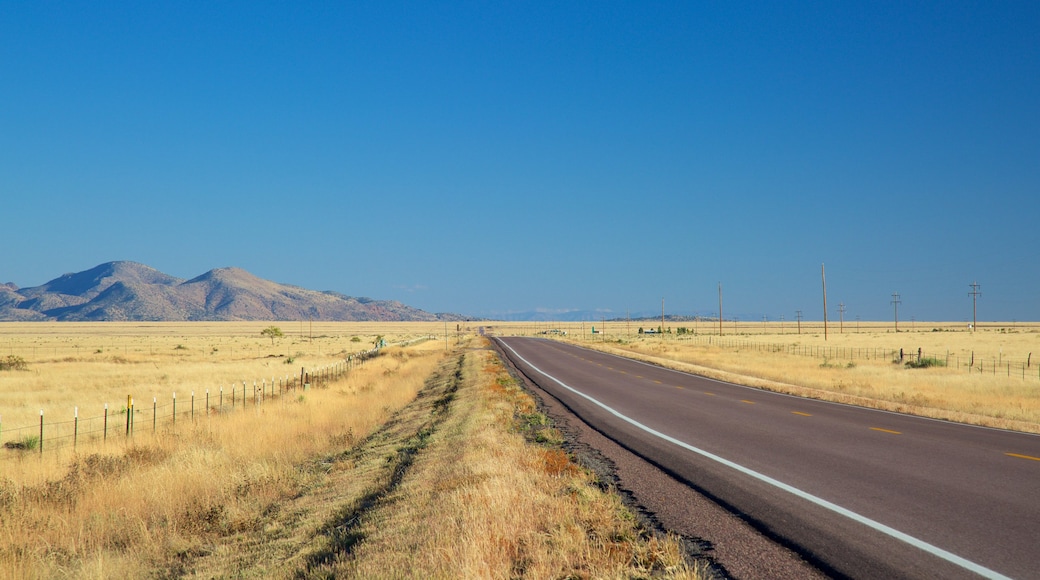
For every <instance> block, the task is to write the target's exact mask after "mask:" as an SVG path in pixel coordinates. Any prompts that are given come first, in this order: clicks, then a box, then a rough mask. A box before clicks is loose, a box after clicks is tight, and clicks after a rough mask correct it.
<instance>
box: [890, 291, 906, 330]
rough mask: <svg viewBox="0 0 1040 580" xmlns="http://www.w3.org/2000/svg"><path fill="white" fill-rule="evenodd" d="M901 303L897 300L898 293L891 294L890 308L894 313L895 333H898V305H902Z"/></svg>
mask: <svg viewBox="0 0 1040 580" xmlns="http://www.w3.org/2000/svg"><path fill="white" fill-rule="evenodd" d="M902 303H903V301H902V300H900V299H899V292H893V293H892V308H893V310H894V313H895V314H894V315H895V322H896V332H899V305H900V304H902Z"/></svg>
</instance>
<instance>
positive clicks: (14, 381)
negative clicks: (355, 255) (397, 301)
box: [0, 322, 454, 436]
mask: <svg viewBox="0 0 1040 580" xmlns="http://www.w3.org/2000/svg"><path fill="white" fill-rule="evenodd" d="M268 326H278V327H279V328H280V329H281V330H282V331H283V332H284V333H285V336H284V337H282V338H277V339H275V340H273V341H272V340H271V339H269V338H266V337H263V336H261V334H260V332H261V330H263V329H264V328H266V327H268ZM452 330H454V327H453V328H452ZM301 332H302V334H301ZM437 333H439V335H438V341H439V344H440V345H441V346H442V347H443V346H444V341H443V337H444V334H443V325H440V324H437V323H385V324H382V325H380V324H376V323H317V322H315V323H303V325H302V326H301V324H300V323H299V322H284V323H270V322H263V323H261V322H214V323H205V322H204V323H180V322H178V323H157V322H149V323H64V322H63V323H0V358H4V357H7V356H17V357H20V358H22V359H23V360H25V361H26V365H27V370H24V371H0V430H2V432H7V433H9V434H13V431H12V429H14V428H18V427H30V428H31V427H32V426H34V425H38V424H39V415H40V411H41V410H43V411H44V412H45V420H46V421H47V422H54V421H71V420H72V419H73V414H74V408H76V407H78V408H79V416H80V417H81V418H84V419H85V418H87V417H100V416H102V415H103V414H104V405H105V404H106V403H107V404H108V405H109V408H110V409H111V410H113V411H115V410H118V409H121V408H123V407H125V406H126V402H127V396H133V397H134V401H135V404H137V405H138V407H139V408H140V405H147V406H149V407H150V406H151V402H152V399H153V397H154V398H156V399H157V400H158V402H159V404H160V405H161V404H163V403H167V404H168V403H170V402H171V400H172V398H173V393H174V392H176V393H177V397H178V399H179V401H180V403H182V404H183V403H184V402H185V401H186V400H187V399H188V398H189V397H190V395H191V392H192V391H194V392H195V394H196V396H197V398H198V399H199V400H200V401H201V400H202V399H203V398H204V396H205V391H206V390H207V389H208V390H209V391H210V395H211V397H212V398H216V397H218V394H219V391H220V389H221V388H222V387H223V388H224V390H225V391H226V392H228V394H229V396H230V388H231V385H232V383H236V384H237V386H238V387H239V388H241V386H242V382H243V381H245V382H246V383H248V385H249V389H250V390H251V388H252V383H253V381H257V383H258V384H259V383H260V382H261V381H267V382H268V384H270V382H271V381H272V380H273V381H277V380H283V379H285V377H287V376H288V377H293V376H299V373H300V369H301V368H302V367H307V368H308V369H313V368H317V367H320V366H323V365H327V364H331V363H334V362H338V361H342V360H343V359H344V358H345V356H346V355H348V354H350V353H355V352H359V351H363V350H368V349H370V348H372V346H373V341H374V340H375V338H376V336H385V337H386V339H387V340H388V341H390V342H398V341H406V340H413V339H416V338H420V337H423V336H430V335H432V334H437ZM453 334H454V333H453ZM438 341H431V343H432V344H431V345H429V346H432V345H433V344H436V343H438ZM2 432H0V436H2Z"/></svg>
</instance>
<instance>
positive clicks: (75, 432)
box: [72, 407, 79, 449]
mask: <svg viewBox="0 0 1040 580" xmlns="http://www.w3.org/2000/svg"><path fill="white" fill-rule="evenodd" d="M77 443H79V407H73V408H72V448H73V449H75V448H76V444H77Z"/></svg>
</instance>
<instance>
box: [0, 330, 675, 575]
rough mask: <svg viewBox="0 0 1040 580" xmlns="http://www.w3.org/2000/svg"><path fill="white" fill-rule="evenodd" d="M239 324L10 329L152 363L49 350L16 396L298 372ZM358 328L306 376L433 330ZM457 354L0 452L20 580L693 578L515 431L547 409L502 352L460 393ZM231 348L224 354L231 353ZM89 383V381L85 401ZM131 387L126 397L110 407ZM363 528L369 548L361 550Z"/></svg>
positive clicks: (553, 455)
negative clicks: (114, 434)
mask: <svg viewBox="0 0 1040 580" xmlns="http://www.w3.org/2000/svg"><path fill="white" fill-rule="evenodd" d="M236 324H237V323H230V324H218V325H199V327H198V330H199V332H198V333H197V334H191V331H192V327H191V325H189V326H188V327H185V328H184V329H183V330H181V331H180V332H182V333H183V334H178V335H175V336H169V335H167V334H165V333H164V332H151V331H149V332H139V333H137V334H134V333H133V332H128V331H127V330H126V328H125V327H122V328H120V327H119V326H118V325H103V327H104V328H103V332H101V333H99V334H100V335H101V336H100V337H99V336H95V335H94V334H91V333H90V332H89V328H87V327H83V328H82V329H72V330H74V331H75V332H71V331H69V330H67V329H65V327H64V326H63V325H55V326H56V329H51V328H50V325H41V326H39V327H38V328H40V329H43V330H48V331H49V332H52V333H53V335H52V336H45V337H44V338H32V337H31V335H29V334H28V333H27V332H25V331H24V329H17V330H18V332H12V331H11V330H12V329H11V327H8V328H6V329H5V330H6V331H7V333H6V335H5V337H6V338H7V339H8V341H9V344H10V343H12V342H15V341H14V340H12V338H11V337H12V336H13V335H17V336H20V337H21V338H19V340H25V339H29V340H37V341H39V342H38V344H44V343H46V340H54V339H55V338H54V337H57V336H61V337H64V338H66V339H67V338H69V336H70V335H72V340H75V341H76V342H80V343H82V344H90V345H91V346H93V345H100V344H104V345H112V344H124V345H125V351H124V354H122V355H120V356H123V357H126V358H127V359H132V360H129V361H128V362H113V361H100V360H94V359H92V358H90V357H91V356H93V355H88V356H87V357H84V358H85V360H73V361H66V360H65V358H66V357H65V356H64V355H59V357H58V358H54V357H53V356H52V355H49V354H48V355H43V353H40V352H37V356H36V357H35V358H33V359H32V360H31V364H30V371H19V372H20V373H21V372H26V373H28V375H25V376H29V377H30V378H32V380H33V381H34V382H33V383H32V384H33V385H35V387H36V388H35V390H33V391H31V392H30V393H28V394H25V393H12V392H11V391H14V390H15V388H17V386H19V385H21V384H24V383H22V382H20V381H17V380H15V381H14V382H8V383H6V384H5V390H4V395H5V396H6V397H9V400H11V401H25V400H27V401H29V402H27V403H26V405H27V406H30V407H37V406H40V405H42V404H43V403H41V402H40V399H41V398H42V397H44V396H46V397H49V400H50V401H51V402H50V404H53V405H70V406H71V405H72V404H77V405H80V406H81V407H82V406H84V405H85V403H84V402H83V401H84V400H86V399H91V398H95V399H102V400H103V399H104V398H105V397H106V396H113V397H115V396H122V393H123V392H124V391H125V390H127V389H130V390H133V391H138V392H139V391H140V390H141V389H142V385H141V384H138V383H137V381H138V380H141V378H142V377H143V378H144V379H143V380H145V382H146V383H148V382H150V380H151V378H153V375H151V374H150V373H153V372H154V371H152V370H148V367H152V368H153V369H154V367H155V365H157V364H158V365H159V366H160V367H162V369H161V371H162V372H164V373H165V374H166V375H167V376H168V379H167V380H168V383H167V384H166V385H164V388H166V389H169V387H170V385H171V384H175V385H184V386H185V387H187V386H189V385H194V384H195V381H200V382H202V381H207V382H209V381H212V382H217V383H219V380H220V378H221V377H225V376H228V375H231V376H232V377H233V378H231V379H228V380H236V379H235V378H234V375H236V374H237V375H242V374H246V376H247V377H248V376H249V375H248V374H247V373H250V372H253V373H254V374H256V373H257V371H258V370H259V371H261V372H262V371H266V369H268V368H269V366H268V365H267V363H268V362H275V364H279V363H277V361H268V360H267V354H268V353H267V352H266V351H264V350H263V348H262V346H261V350H260V352H259V354H255V353H253V352H252V348H255V347H256V344H255V343H261V345H262V343H264V342H266V343H267V344H268V345H269V344H270V341H269V340H267V339H264V340H258V339H256V338H254V335H256V336H259V330H260V329H261V328H262V327H263V326H264V325H257V326H249V325H246V326H245V327H243V326H237V325H236ZM315 326H316V327H317V324H316V325H315ZM243 328H245V329H244V330H243ZM344 328H345V330H342V329H341V332H340V333H339V334H337V335H335V336H336V337H335V338H333V337H332V336H331V333H330V331H328V330H326V331H324V332H327V333H330V336H329V337H328V338H319V337H318V336H315V337H314V342H310V341H306V342H305V341H302V340H299V341H298V342H297V343H296V344H297V345H298V346H294V347H293V349H294V350H296V349H299V351H300V352H303V353H304V354H301V355H299V359H297V364H299V362H300V359H303V360H304V361H310V362H311V364H318V363H321V362H323V361H324V360H325V359H324V358H322V357H326V356H327V357H329V360H335V359H336V358H337V356H342V353H345V352H350V351H352V350H361V349H362V348H368V346H369V345H368V344H365V343H364V342H362V345H361V346H358V347H357V348H356V349H355V348H354V346H356V345H357V343H354V342H352V341H351V340H350V339H351V337H353V336H357V335H363V336H368V337H374V336H376V335H384V336H386V337H387V338H388V339H390V340H394V339H405V338H415V337H416V336H419V335H422V334H425V333H426V331H427V329H426V328H418V329H413V327H404V326H403V325H402V326H401V327H398V328H393V329H379V328H374V327H373V328H371V329H368V330H367V332H365V333H364V334H362V332H361V331H357V332H355V330H357V328H356V327H353V328H352V327H350V326H345V327H344ZM113 329H114V330H116V331H118V332H113ZM58 330H61V331H62V332H65V333H66V334H64V335H63V334H61V333H60V332H57V331H58ZM167 330H169V329H167ZM19 333H21V334H19ZM46 334H47V333H43V335H46ZM113 337H118V338H119V339H120V340H115V339H113ZM450 338H451V340H450V341H448V342H449V346H451V347H452V353H454V354H451V355H450V356H448V353H446V349H445V346H446V345H445V341H443V340H437V341H426V342H421V343H417V344H414V345H411V346H407V347H391V348H387V349H385V350H384V354H383V355H382V356H379V357H377V358H374V359H372V360H370V361H368V362H367V363H365V365H364V366H361V367H358V368H355V369H353V370H351V371H350V373H349V374H348V376H347V377H346V378H344V379H342V380H339V381H336V382H333V383H331V385H330V386H329V388H327V389H318V388H315V389H311V390H308V391H306V392H299V391H297V392H294V393H292V395H291V396H285V397H282V398H278V399H272V400H270V401H268V402H266V403H265V404H263V405H260V406H251V407H246V408H245V409H243V408H241V407H239V408H236V410H235V411H234V412H225V413H220V414H209V415H203V416H202V417H199V418H198V419H197V420H196V421H195V422H194V423H191V422H183V423H182V422H178V423H177V425H176V426H173V425H166V426H160V428H159V429H158V432H157V433H156V435H155V436H152V435H151V434H150V433H149V432H147V431H145V432H143V433H141V432H138V433H136V434H135V436H134V437H133V438H132V439H126V438H122V439H120V438H116V439H110V440H109V441H108V442H107V444H100V443H88V444H81V445H80V446H79V447H78V448H77V449H75V450H72V449H71V448H65V449H63V450H61V451H50V450H48V451H46V452H45V453H43V454H42V455H39V454H36V453H26V452H22V451H15V450H9V449H0V579H6V578H19V579H20V578H41V577H44V578H52V577H75V578H112V577H133V578H149V577H163V578H167V577H185V576H190V577H206V578H210V577H226V576H236V577H258V578H259V577H264V578H266V577H289V576H293V577H300V576H303V577H322V576H323V575H324V574H325V573H326V572H334V573H336V574H346V575H358V576H364V577H369V576H372V575H375V576H383V577H385V576H400V575H423V576H433V577H459V576H471V575H474V574H477V575H490V576H509V575H513V574H515V573H516V572H518V571H520V570H523V571H526V572H527V573H528V574H531V575H535V576H546V575H560V574H564V573H571V574H573V575H575V576H576V577H603V576H630V575H637V574H642V573H643V572H647V571H650V572H655V573H667V574H669V575H673V576H679V577H685V576H690V575H691V573H690V571H689V570H688V568H687V567H686V565H685V563H684V561H683V557H682V554H681V552H680V548H679V544H678V542H676V541H675V540H672V539H668V538H657V537H654V536H649V535H646V534H644V533H643V532H641V531H640V529H639V528H638V526H636V525H635V524H634V523H633V521H632V520H631V518H630V516H629V515H628V512H627V511H625V509H624V508H623V506H621V504H620V503H619V501H618V499H617V498H616V497H614V496H612V495H610V494H606V493H603V492H601V491H599V490H598V488H596V487H595V486H594V485H592V482H591V480H590V476H589V475H587V474H586V473H585V472H584V471H582V470H580V469H578V468H577V467H576V466H574V465H573V464H572V463H570V461H569V460H568V458H567V456H566V454H565V453H563V452H562V451H560V450H559V449H557V448H542V447H538V446H532V445H529V444H527V443H525V442H524V439H523V437H522V436H521V435H520V434H519V433H517V432H515V431H516V429H517V426H516V425H517V424H516V423H515V422H514V416H516V415H517V414H519V416H521V417H524V416H528V415H531V414H535V413H536V412H535V410H534V405H533V402H532V401H531V400H530V398H529V397H527V396H526V395H523V394H522V393H521V392H520V391H519V389H518V387H516V385H514V384H512V383H510V381H509V380H508V378H507V377H505V376H504V375H502V370H501V367H500V366H498V365H496V364H494V363H493V362H489V359H488V358H487V357H488V356H489V353H488V351H486V350H483V349H481V350H472V349H471V350H470V354H468V355H466V357H465V360H466V361H467V364H466V366H465V367H464V368H462V369H461V370H460V374H459V378H460V379H461V380H460V381H459V382H458V384H457V385H456V389H457V390H450V389H448V388H447V385H449V384H453V383H452V381H451V380H450V379H451V377H453V376H454V374H453V372H452V371H454V369H455V368H456V366H457V363H456V362H455V361H457V360H459V356H460V355H459V353H461V352H462V350H461V349H459V348H458V347H456V345H455V342H456V341H457V340H459V338H458V337H455V336H454V335H452V336H450ZM45 339H46V340H45ZM213 340H219V341H222V342H220V343H219V344H221V345H222V346H221V347H218V349H217V351H216V352H214V351H213V350H212V348H211V345H212V341H213ZM283 340H285V339H283ZM319 340H325V341H326V342H324V343H321V344H320V346H321V349H322V350H321V353H320V354H319V353H318V351H317V348H318V345H315V344H314V343H315V342H317V341H319ZM463 340H465V338H464V337H463ZM207 341H210V342H207ZM251 341H252V342H251ZM178 344H182V345H184V346H185V348H184V349H174V348H172V347H175V346H176V345H178ZM135 345H136V349H137V352H135ZM282 346H283V349H282V353H284V352H286V351H285V349H284V346H286V345H282ZM166 347H170V348H166ZM309 347H310V348H309ZM37 348H40V347H39V346H38V347H37ZM81 348H83V347H82V346H81ZM232 348H233V349H234V350H235V351H236V352H237V351H239V350H240V348H241V350H242V351H243V352H244V351H250V352H249V353H248V354H231V352H229V351H231V350H232ZM463 348H464V346H463ZM109 349H112V347H111V346H105V347H104V349H103V352H102V353H97V356H98V358H101V357H105V356H109V355H106V353H105V352H104V351H107V350H109ZM146 349H147V350H148V352H146ZM168 350H175V351H176V352H174V353H169V352H167V351H168ZM274 352H275V354H281V353H279V352H278V341H276V342H275V351H274ZM306 364H307V363H306V362H305V363H304V365H306ZM76 365H79V367H78V368H77V367H76ZM296 370H297V372H298V368H297V369H296ZM5 372H6V371H5ZM67 373H70V374H67ZM120 373H122V374H120ZM73 376H76V377H85V378H79V379H77V380H82V381H83V382H82V383H74V384H75V386H74V387H73V388H71V389H67V390H68V391H71V392H65V390H66V389H64V387H63V385H67V384H69V383H70V382H72V377H73ZM260 376H264V375H263V374H261V375H260ZM116 377H122V380H123V382H122V383H121V384H120V385H119V386H117V387H115V388H114V389H112V390H111V391H106V390H105V388H106V384H108V383H109V382H113V381H114V380H115V378H116ZM489 377H493V378H489ZM8 378H9V377H5V379H8ZM48 379H50V381H55V382H57V383H59V384H57V385H56V384H54V383H53V382H49V381H48ZM211 384H212V383H211ZM449 395H450V396H449ZM138 396H139V395H138ZM5 416H6V415H5ZM510 430H513V431H514V432H510ZM545 431H546V432H551V429H549V428H545ZM555 437H558V434H556V435H555ZM548 439H550V440H551V439H553V437H548ZM380 490H385V494H382V495H381V493H382V492H380ZM350 514H356V515H357V516H358V517H357V518H354V519H351V518H349V517H348V516H350ZM345 517H346V518H348V519H346V520H344V518H345ZM351 522H353V523H351ZM344 526H345V527H346V529H348V530H350V531H351V533H355V532H356V533H357V536H356V538H357V539H358V540H361V541H353V540H351V538H353V537H354V536H350V535H349V534H348V535H346V536H344V535H343V534H341V533H340V530H343V529H344ZM446 532H447V533H446ZM359 566H364V567H363V568H361V567H359Z"/></svg>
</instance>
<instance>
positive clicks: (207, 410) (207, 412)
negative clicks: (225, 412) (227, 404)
mask: <svg viewBox="0 0 1040 580" xmlns="http://www.w3.org/2000/svg"><path fill="white" fill-rule="evenodd" d="M206 416H207V417H209V389H206Z"/></svg>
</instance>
